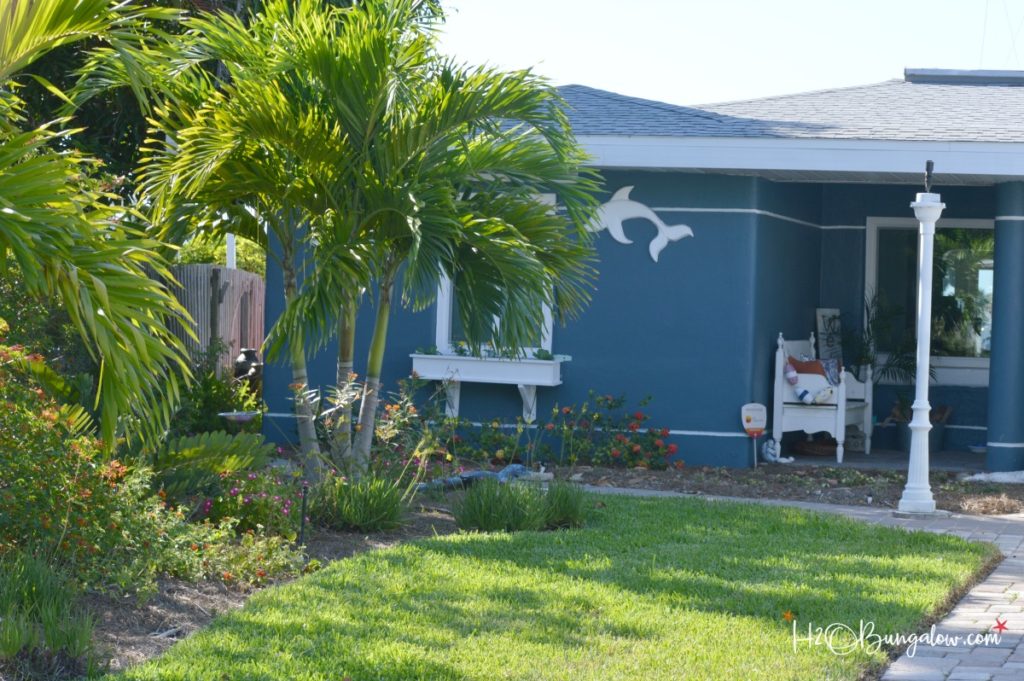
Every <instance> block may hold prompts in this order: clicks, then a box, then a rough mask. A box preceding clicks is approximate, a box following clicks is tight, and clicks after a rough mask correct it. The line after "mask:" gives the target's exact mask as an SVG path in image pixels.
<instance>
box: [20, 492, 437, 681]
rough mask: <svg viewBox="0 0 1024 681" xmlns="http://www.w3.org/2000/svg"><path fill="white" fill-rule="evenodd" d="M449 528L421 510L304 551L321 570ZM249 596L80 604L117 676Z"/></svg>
mask: <svg viewBox="0 0 1024 681" xmlns="http://www.w3.org/2000/svg"><path fill="white" fill-rule="evenodd" d="M455 529H456V528H455V522H454V520H452V518H451V516H450V515H447V514H445V513H443V512H441V511H438V510H436V509H429V510H427V509H424V510H420V511H418V512H415V513H411V514H410V515H409V517H408V518H407V523H406V525H405V526H404V527H402V528H401V529H398V530H395V531H393V532H379V533H374V534H361V533H356V532H327V531H314V532H313V533H312V535H311V536H310V537H309V539H308V541H307V542H306V552H307V554H308V555H309V557H310V558H311V559H312V558H315V559H317V560H319V561H320V562H321V563H324V564H325V565H326V564H327V563H328V562H329V561H332V560H338V559H341V558H347V557H348V556H351V555H354V554H356V553H360V552H362V551H370V550H373V549H381V548H387V547H389V546H394V545H396V544H399V543H401V542H404V541H409V540H411V539H418V538H420V537H432V536H434V535H441V534H450V533H452V532H455ZM278 583H280V582H278ZM253 593H255V590H252V589H250V590H240V589H238V588H234V587H228V586H226V585H224V584H223V583H221V582H216V581H204V582H200V583H198V584H193V583H189V582H183V581H181V580H179V579H168V578H164V579H161V580H160V581H159V583H158V588H157V593H156V594H154V595H153V596H152V597H150V598H149V599H147V600H146V601H144V602H142V603H140V602H139V601H138V600H137V599H136V598H134V597H128V598H123V597H122V598H118V597H115V596H106V595H96V594H92V595H89V596H88V597H86V598H85V599H84V604H85V606H86V607H87V608H88V609H89V610H90V611H91V612H92V614H93V616H94V617H95V619H96V629H95V640H96V643H97V647H98V648H99V650H100V652H101V654H104V655H106V656H107V657H108V658H109V660H110V670H111V671H118V670H122V669H126V668H128V667H130V666H133V665H136V664H139V663H141V662H145V661H146V660H148V659H150V658H152V657H156V656H157V655H159V654H160V653H162V652H163V651H164V650H166V649H167V648H169V647H170V646H171V645H173V644H174V643H176V642H177V641H180V640H181V639H183V638H185V637H186V636H188V635H189V634H191V633H192V632H194V631H196V630H197V629H201V628H202V627H204V626H206V625H207V624H209V623H210V621H211V620H212V619H213V618H214V617H216V616H217V615H218V614H221V613H224V612H228V611H231V610H235V609H237V608H240V607H242V605H243V604H244V603H245V601H246V599H248V598H249V596H251V595H252V594H253ZM0 678H2V675H0Z"/></svg>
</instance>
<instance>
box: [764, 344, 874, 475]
mask: <svg viewBox="0 0 1024 681" xmlns="http://www.w3.org/2000/svg"><path fill="white" fill-rule="evenodd" d="M777 346H778V347H777V348H776V350H775V380H774V391H773V407H772V437H773V438H774V439H775V441H776V442H777V443H781V442H782V434H783V433H790V432H794V431H803V432H805V433H807V434H808V435H812V434H814V433H822V432H824V433H828V434H829V435H831V436H832V437H834V438H835V439H836V442H837V443H838V446H837V447H836V461H837V462H838V463H842V462H843V443H844V442H845V441H846V424H847V423H855V424H857V425H858V426H860V428H861V430H862V431H863V432H864V452H865V453H866V454H870V453H871V388H872V384H871V368H870V367H867V368H866V375H865V380H864V381H863V382H861V381H858V380H857V378H856V377H855V376H853V375H852V374H848V373H847V372H846V370H845V369H843V370H842V371H841V372H840V381H839V385H837V386H834V388H835V391H834V394H833V395H832V397H831V398H830V399H828V400H825V401H824V402H822V403H821V404H805V403H804V402H802V401H801V400H800V398H799V397H797V394H796V390H795V387H794V386H792V385H790V384H789V382H788V381H787V380H786V376H785V367H786V362H788V361H789V358H790V357H794V358H795V359H798V360H802V359H817V357H818V353H817V343H816V342H815V339H814V334H813V333H812V334H811V337H810V339H809V340H799V341H793V340H786V339H784V338H783V337H782V334H781V333H780V334H779V338H778V340H777ZM799 376H800V381H799V383H798V385H799V386H800V387H801V388H803V389H806V390H808V391H810V393H811V394H812V395H814V394H816V393H817V392H818V391H820V390H821V389H823V388H825V387H827V386H828V385H829V383H828V380H827V379H826V378H825V377H824V376H821V375H818V374H800V375H799Z"/></svg>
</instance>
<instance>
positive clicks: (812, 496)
mask: <svg viewBox="0 0 1024 681" xmlns="http://www.w3.org/2000/svg"><path fill="white" fill-rule="evenodd" d="M557 475H558V477H561V478H566V479H573V480H577V481H579V482H583V483H586V484H589V485H595V486H598V487H602V486H605V487H630V488H638V489H653V490H664V491H672V492H683V493H686V494H694V495H701V494H706V495H717V496H733V497H749V498H761V499H792V500H796V501H814V502H819V503H825V504H845V505H856V506H878V507H882V508H896V506H897V505H898V503H899V500H900V496H901V495H902V494H903V487H904V485H905V483H906V473H905V472H903V471H872V470H859V469H853V468H832V467H824V466H795V465H782V464H765V465H760V466H758V468H756V469H752V468H711V467H695V468H683V469H681V470H677V469H671V470H665V471H653V470H646V469H642V468H631V469H625V468H601V467H588V466H577V467H576V468H575V469H569V468H562V469H559V470H558V472H557ZM961 477H962V476H961V475H960V474H957V473H951V472H945V471H934V472H932V474H931V485H932V493H933V495H934V496H935V503H936V506H937V507H938V508H940V509H943V510H947V511H954V512H956V513H971V514H975V515H999V514H1005V513H1020V512H1024V485H1012V484H997V483H990V482H965V481H963V480H962V479H961Z"/></svg>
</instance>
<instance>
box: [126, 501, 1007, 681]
mask: <svg viewBox="0 0 1024 681" xmlns="http://www.w3.org/2000/svg"><path fill="white" fill-rule="evenodd" d="M588 500H589V502H590V506H591V508H590V509H589V510H588V516H587V519H586V526H585V528H584V529H577V530H566V531H560V532H520V533H515V534H505V533H498V534H480V533H467V534H458V535H450V536H446V537H436V538H432V539H427V540H421V541H418V542H414V543H410V544H405V545H402V546H399V547H395V548H393V549H388V550H383V551H374V552H370V553H365V554H361V555H359V556H354V557H352V558H349V559H345V560H342V561H338V562H336V563H333V564H332V565H331V566H329V567H328V568H327V569H325V570H323V571H322V572H319V573H317V574H314V575H311V576H308V577H305V578H303V579H300V580H298V581H295V582H292V583H290V584H287V585H284V586H281V587H278V588H273V589H268V590H266V591H264V592H261V593H258V594H256V595H255V596H254V597H253V598H252V599H251V600H250V601H249V602H248V603H247V604H246V606H245V608H243V609H242V610H241V611H238V612H234V613H231V614H228V615H225V616H223V617H221V618H219V619H217V620H216V621H215V622H214V623H213V624H212V625H211V626H210V627H209V628H208V629H206V630H204V631H201V632H199V633H197V634H196V635H194V636H192V637H191V638H189V639H187V640H185V641H183V642H181V643H179V644H177V645H176V646H174V647H173V648H172V649H171V650H169V651H168V652H167V653H166V654H165V655H164V656H163V657H161V658H159V659H157V660H155V661H152V662H150V663H147V664H145V665H142V666H140V667H137V668H134V669H132V670H129V671H128V672H127V673H126V674H124V677H123V678H125V679H140V680H141V679H168V680H169V679H189V680H196V681H198V680H201V679H211V680H213V679H217V680H219V679H224V678H230V679H295V680H300V681H307V680H308V681H312V680H317V681H320V680H323V681H326V680H327V679H337V680H340V679H345V678H351V679H352V680H353V681H360V680H362V679H403V680H404V679H531V680H532V679H595V680H596V679H602V680H604V679H645V680H646V679H751V678H757V679H856V678H859V677H860V676H861V675H862V674H863V673H864V672H865V671H866V670H869V669H872V668H876V667H878V666H880V665H881V664H883V663H884V661H885V654H884V653H879V652H875V653H870V652H866V651H862V650H858V651H855V652H854V653H852V654H850V655H847V656H836V655H833V654H832V653H831V652H829V651H828V650H827V649H826V648H825V647H823V646H822V647H813V646H807V645H800V646H797V648H796V650H794V645H793V634H792V627H791V625H789V624H787V623H786V622H785V621H784V620H783V619H782V614H783V612H785V611H787V610H789V611H791V612H792V613H793V614H795V616H796V618H797V627H798V629H800V630H801V631H805V629H806V626H807V624H811V623H813V625H815V626H822V627H825V626H827V625H828V624H831V623H833V622H842V623H846V624H848V625H850V626H853V627H856V626H857V624H858V623H859V621H860V620H862V619H863V620H865V621H867V620H870V621H873V622H874V623H875V626H876V631H877V632H879V633H887V632H897V631H899V632H911V631H914V630H916V629H917V627H918V626H919V625H920V624H921V623H922V621H923V620H924V619H926V618H928V617H930V616H933V615H935V614H936V611H937V610H938V609H940V608H942V607H943V606H944V605H945V604H946V603H947V601H948V599H949V596H950V594H951V592H952V591H953V590H955V589H958V588H960V587H962V586H963V585H964V584H965V583H966V582H967V581H969V580H970V579H971V578H972V576H973V575H974V574H975V573H976V572H977V571H978V570H979V569H980V568H982V566H984V565H985V564H986V563H987V562H988V561H990V560H991V559H992V557H993V556H994V555H995V549H994V548H993V547H991V546H988V545H978V544H969V543H967V542H964V541H963V540H961V539H959V538H956V537H950V536H938V535H932V534H926V533H908V532H905V531H903V530H898V529H889V528H882V527H873V526H867V525H861V524H858V523H855V522H853V521H849V520H846V519H844V518H839V517H830V516H824V515H816V514H810V513H805V512H802V511H798V510H795V509H785V508H766V507H761V506H756V505H744V504H738V505H737V504H725V503H713V502H705V501H700V500H683V499H638V498H624V497H588ZM119 678H121V677H119Z"/></svg>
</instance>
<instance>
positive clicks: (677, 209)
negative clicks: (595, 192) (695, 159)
mask: <svg viewBox="0 0 1024 681" xmlns="http://www.w3.org/2000/svg"><path fill="white" fill-rule="evenodd" d="M651 210H653V211H654V212H656V213H657V212H662V213H741V214H746V215H763V216H765V217H768V218H775V219H777V220H785V221H787V222H792V223H795V224H798V225H804V226H806V227H814V228H816V229H867V225H819V224H818V223H816V222H808V221H807V220H801V219H800V218H794V217H790V216H789V215H783V214H781V213H773V212H771V211H768V210H762V209H760V208H693V207H685V206H658V207H652V208H651Z"/></svg>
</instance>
